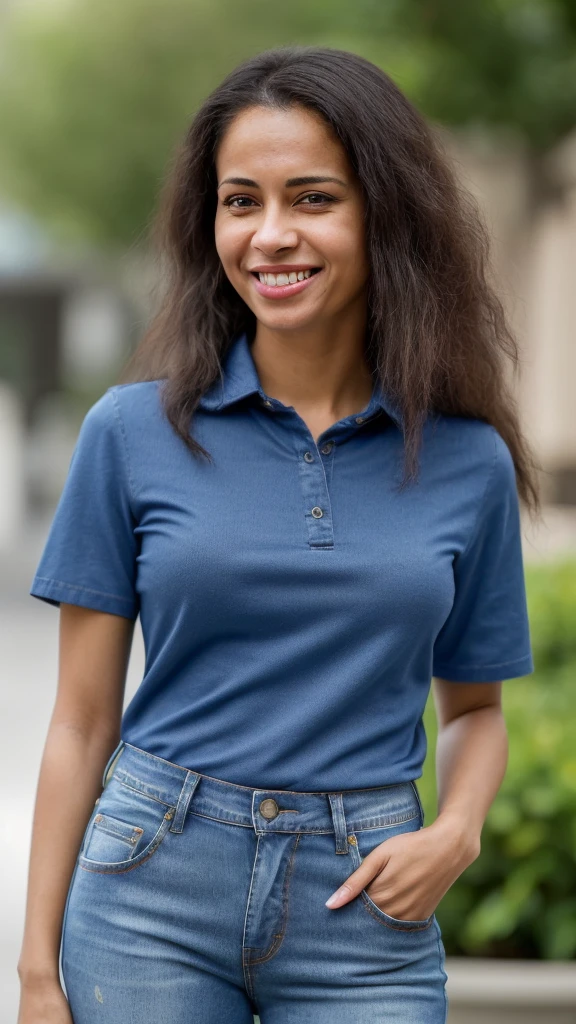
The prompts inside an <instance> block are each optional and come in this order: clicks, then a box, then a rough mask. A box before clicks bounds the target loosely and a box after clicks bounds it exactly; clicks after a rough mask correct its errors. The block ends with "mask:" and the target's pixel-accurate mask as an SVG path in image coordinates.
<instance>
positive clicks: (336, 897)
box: [326, 860, 379, 910]
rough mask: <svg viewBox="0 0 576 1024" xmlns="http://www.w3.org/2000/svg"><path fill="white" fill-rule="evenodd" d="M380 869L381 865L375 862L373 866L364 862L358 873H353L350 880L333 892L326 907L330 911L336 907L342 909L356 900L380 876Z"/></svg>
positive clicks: (357, 870) (357, 869)
mask: <svg viewBox="0 0 576 1024" xmlns="http://www.w3.org/2000/svg"><path fill="white" fill-rule="evenodd" d="M378 869H379V864H377V863H375V862H374V861H373V862H372V863H371V864H369V863H368V862H367V860H365V861H363V862H362V864H361V865H360V867H359V868H356V871H353V872H352V874H351V875H348V878H347V879H346V881H345V882H344V883H343V884H342V885H341V886H340V888H339V889H337V890H336V892H333V893H332V895H331V896H330V897H329V898H328V899H327V900H326V906H327V907H330V910H334V908H335V907H342V906H344V904H345V903H348V902H349V901H350V900H352V899H354V897H355V896H357V895H358V893H359V892H361V891H362V889H365V888H366V886H367V885H368V883H369V882H371V881H372V879H373V878H374V877H375V876H376V875H377V874H378Z"/></svg>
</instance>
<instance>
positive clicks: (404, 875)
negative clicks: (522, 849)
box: [326, 816, 480, 921]
mask: <svg viewBox="0 0 576 1024" xmlns="http://www.w3.org/2000/svg"><path fill="white" fill-rule="evenodd" d="M479 853H480V841H479V839H476V838H475V837H472V839H470V838H467V837H466V838H465V837H463V836H462V834H461V831H460V830H459V829H458V827H455V826H454V822H452V821H447V820H446V821H444V820H442V816H439V817H438V818H437V819H436V821H435V822H433V824H432V825H429V826H427V827H426V828H421V829H419V830H418V831H417V832H403V833H401V834H400V835H396V836H391V838H390V839H385V840H384V842H383V843H380V845H379V846H377V847H376V848H375V849H374V850H372V851H371V852H370V853H369V854H368V855H367V856H366V857H365V858H364V860H363V861H362V864H361V865H360V867H359V868H357V869H356V871H353V872H352V874H351V875H349V876H348V878H347V879H346V881H345V882H344V883H343V885H342V886H340V888H339V889H338V890H337V892H336V893H335V894H334V901H333V902H330V900H331V899H332V897H330V900H328V901H327V903H326V905H327V906H329V907H330V909H331V910H332V909H334V908H335V907H341V906H343V905H344V904H345V903H348V902H349V901H350V900H351V899H354V897H355V896H357V895H358V894H359V893H360V891H361V890H362V889H366V892H367V893H368V895H369V896H370V899H372V900H373V901H374V903H376V905H377V906H378V907H380V909H381V910H383V911H384V913H386V914H390V916H391V917H397V918H399V919H400V920H402V921H422V920H425V919H426V918H427V917H430V915H431V914H433V913H434V911H435V910H436V907H437V906H438V904H439V903H440V900H441V899H442V897H443V896H444V894H445V893H446V892H447V891H448V889H449V888H450V886H451V885H452V884H453V883H454V882H455V881H456V879H457V878H458V876H459V875H461V874H462V872H463V871H464V870H465V869H466V868H467V867H468V866H469V865H470V864H471V863H472V862H473V861H474V860H476V858H477V856H478V854H479Z"/></svg>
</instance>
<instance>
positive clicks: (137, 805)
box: [78, 775, 176, 874]
mask: <svg viewBox="0 0 576 1024" xmlns="http://www.w3.org/2000/svg"><path fill="white" fill-rule="evenodd" d="M136 787H137V780H135V785H134V787H132V786H129V785H127V784H126V783H124V782H122V781H121V780H120V779H119V778H118V777H117V776H116V775H113V776H112V778H111V779H110V780H109V782H108V783H107V785H106V788H105V789H104V790H103V792H102V794H101V796H100V799H99V801H98V804H97V806H96V808H95V809H94V811H93V813H92V817H91V820H90V821H89V822H88V827H87V829H86V835H85V839H84V843H83V846H82V848H81V850H80V854H79V857H78V863H79V866H80V867H81V868H83V869H84V870H85V871H96V872H100V873H103V874H106V873H110V874H120V873H122V872H123V871H131V870H133V869H134V868H136V867H138V866H139V865H140V864H143V863H144V862H145V861H148V860H149V859H150V857H151V856H152V855H153V854H154V853H155V852H156V850H157V849H158V847H159V846H160V843H161V842H162V840H163V839H164V837H165V835H166V833H167V832H168V830H169V828H170V825H171V822H172V819H173V817H174V813H175V810H176V808H175V807H174V806H171V805H170V804H167V803H165V802H164V801H162V800H158V799H156V798H155V797H152V796H150V795H149V794H147V793H145V792H143V791H142V790H139V789H138V788H136Z"/></svg>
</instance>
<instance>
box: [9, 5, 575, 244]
mask: <svg viewBox="0 0 576 1024" xmlns="http://www.w3.org/2000/svg"><path fill="white" fill-rule="evenodd" d="M574 12H575V8H574V5H573V0H483V2H482V3H479V4H462V3H461V0H436V2H435V3H434V4H430V3H429V2H428V0H356V2H355V3H354V4H349V3H348V2H347V0H346V2H345V0H291V2H290V4H286V5H278V4H274V5H272V4H267V3H264V0H240V2H238V0H210V2H209V3H208V2H207V0H122V2H121V3H118V2H117V0H100V2H98V3H93V2H92V0H66V2H65V3H58V4H47V5H39V4H34V5H29V4H22V5H19V4H15V5H13V6H12V8H11V9H10V12H9V14H6V15H5V16H4V20H3V24H2V28H3V46H2V49H1V52H0V57H1V60H0V186H1V188H2V190H3V191H4V192H5V193H6V194H7V195H8V196H10V197H11V198H12V199H13V200H14V201H16V202H17V203H20V204H21V205H22V206H24V207H25V208H26V209H28V210H30V211H31V212H33V213H34V214H36V215H37V216H38V217H39V218H40V219H42V220H43V221H44V222H46V223H47V224H48V225H49V227H50V228H51V230H52V231H53V232H54V233H55V234H57V235H58V236H59V237H60V238H62V239H63V240H66V239H72V240H77V239H81V240H85V239H88V240H91V241H93V242H95V243H97V244H100V245H111V246H118V247H119V248H120V249H124V248H125V247H126V246H127V245H128V246H129V245H134V244H136V243H138V242H140V241H141V240H142V238H143V237H145V236H146V231H147V226H148V224H149V222H150V219H151V217H152V215H153V211H154V208H155V206H156V201H157V196H158V192H159V189H160V186H161V183H162V180H163V178H164V176H165V172H166V168H167V166H168V164H169V161H170V157H171V154H172V152H173V150H174V147H175V145H176V144H177V142H178V140H179V139H180V138H181V136H182V135H183V134H184V132H185V129H186V127H187V125H188V123H189V121H190V119H191V117H192V115H193V113H194V111H195V109H197V107H198V105H199V104H200V102H201V101H202V100H203V98H204V97H205V96H206V95H207V94H208V93H209V92H210V91H211V89H212V88H214V87H215V86H216V85H217V84H218V83H219V82H220V81H221V80H222V78H223V77H224V76H225V75H226V74H227V73H228V72H229V71H230V70H231V69H232V68H233V67H234V66H235V65H236V64H238V63H239V62H240V61H241V60H243V59H245V58H246V57H249V56H251V55H252V54H255V53H257V52H260V51H262V50H265V49H268V48H270V47H273V46H280V45H285V44H289V43H304V44H317V45H325V46H334V47H340V48H343V49H347V50H351V51H353V52H356V53H358V54H361V55H362V56H365V57H367V58H368V59H369V60H372V61H373V62H374V63H376V64H378V65H379V66H380V67H382V68H383V69H384V70H386V71H387V72H388V73H389V74H390V75H391V77H392V78H394V80H395V81H397V82H398V84H399V86H400V87H401V88H402V89H403V90H404V91H405V92H406V94H407V95H408V96H409V97H410V98H411V99H412V100H413V101H414V102H415V103H416V104H417V106H419V107H420V109H421V110H422V111H423V113H424V114H426V115H427V116H428V117H429V118H430V119H432V120H433V121H438V122H440V123H443V124H446V125H458V126H467V125H470V124H473V125H481V126H483V127H486V126H488V127H491V128H492V129H494V128H498V130H499V131H500V132H501V133H503V134H507V133H508V134H513V135H516V136H517V137H519V138H521V139H522V140H523V141H524V143H525V144H526V147H527V148H528V150H529V151H532V152H533V154H534V155H538V156H539V155H540V154H541V153H543V152H544V151H546V150H547V149H548V148H549V147H551V146H553V145H554V143H555V142H557V141H558V140H560V139H562V138H563V137H564V136H565V135H566V134H567V133H568V132H570V131H571V130H572V129H573V128H574V125H575V124H576V15H575V13H574ZM542 166H544V164H542ZM542 173H543V172H542Z"/></svg>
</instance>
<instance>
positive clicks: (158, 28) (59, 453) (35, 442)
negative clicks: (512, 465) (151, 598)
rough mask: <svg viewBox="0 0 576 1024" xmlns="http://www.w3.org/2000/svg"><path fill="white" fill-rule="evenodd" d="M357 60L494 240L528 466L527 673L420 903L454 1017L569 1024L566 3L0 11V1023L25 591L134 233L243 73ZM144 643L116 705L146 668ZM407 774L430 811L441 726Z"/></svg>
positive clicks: (23, 782) (24, 666)
mask: <svg viewBox="0 0 576 1024" xmlns="http://www.w3.org/2000/svg"><path fill="white" fill-rule="evenodd" d="M287 43H304V44H307V43H309V44H320V45H327V46H334V47H339V48H343V49H348V50H352V51H354V52H355V53H359V54H361V55H363V56H365V57H367V58H368V59H370V60H372V61H374V62H375V63H376V64H378V65H379V66H380V67H382V68H383V69H384V70H385V71H387V73H388V74H390V75H391V76H392V77H393V78H394V80H395V81H396V82H397V83H398V85H399V86H400V88H402V89H403V90H404V91H405V93H406V94H407V95H408V96H409V98H410V99H411V100H412V101H413V102H415V103H416V105H417V106H418V107H419V109H420V110H421V111H422V112H423V113H424V114H425V115H426V116H427V117H428V118H429V120H430V121H431V122H433V123H434V125H435V126H436V129H437V130H438V132H439V133H440V134H441V135H442V138H443V140H444V142H445V144H446V146H447V148H448V151H449V153H450V158H451V159H452V160H453V162H454V166H455V168H456V170H457V173H458V175H459V177H460V178H461V180H462V182H463V184H464V185H465V186H466V187H467V188H468V189H469V190H470V191H471V192H472V193H473V194H474V195H475V196H476V198H477V200H478V202H479V205H480V208H481V210H482V214H483V216H484V219H485V221H486V223H487V224H488V226H489V229H490V233H491V237H492V263H493V270H492V272H493V275H494V279H495V281H496V282H497V286H498V288H499V290H500V293H501V295H502V298H503V299H504V302H505V304H506V308H507V310H508V314H509V317H510V319H511V321H512V324H513V326H514V328H515V330H516V334H517V337H518V339H519V341H520V345H521V351H522V372H521V376H520V377H519V378H518V379H517V380H516V381H515V385H514V386H515V388H516V390H517V394H518V398H519V402H520V408H521V413H522V419H523V426H524V430H525V432H526V434H527V436H528V437H529V439H530V440H531V441H532V443H533V444H534V447H535V449H536V452H537V455H538V457H539V459H540V461H541V463H542V467H543V470H542V488H543V494H544V502H545V506H544V521H543V523H541V524H540V525H539V526H538V527H535V526H534V525H533V524H531V523H530V522H529V521H528V520H527V518H526V517H524V522H523V543H524V551H525V559H526V572H527V586H528V600H529V606H530V616H531V626H532V636H533V647H534V656H535V664H536V671H535V673H534V674H533V675H532V676H530V677H527V678H523V679H518V680H510V681H507V682H506V683H505V685H504V703H505V712H506V717H507V721H508V727H509V733H510V739H511V754H510V762H509V769H508V774H507V777H506V780H505V782H504V784H503V786H502V789H501V791H500V793H499V795H498V797H497V799H496V801H495V803H494V805H493V807H492V808H491V811H490V814H489V817H488V820H487V823H486V826H485V828H484V831H483V836H482V840H483V849H482V854H481V856H480V858H479V859H478V860H477V861H476V862H475V863H474V864H473V865H472V866H471V867H470V868H469V869H468V870H467V871H466V872H465V874H464V875H463V876H462V877H461V878H460V879H458V881H457V882H456V883H455V885H454V886H453V887H452V889H451V890H450V891H449V893H448V894H447V895H446V897H445V898H444V900H443V901H442V903H441V904H440V907H439V908H438V912H437V914H438V920H439V922H440V925H441V927H442V931H443V937H444V943H445V946H446V951H447V954H448V961H447V969H448V974H449V986H448V994H449V996H450V998H451V1010H450V1018H449V1019H450V1022H451V1024H460V1022H466V1024H481V1022H483V1021H488V1019H490V1020H491V1022H492V1024H499V1022H502V1024H504V1022H512V1021H522V1022H523V1024H530V1022H536V1021H538V1022H545V1024H560V1022H562V1024H568V1022H572V1024H574V1022H575V1021H576V726H575V719H574V708H575V706H576V414H575V405H576V345H575V329H576V274H575V267H576V2H575V0H483V2H482V3H480V4H475V5H466V4H462V3H461V2H458V0H355V2H354V4H350V3H348V2H345V0H329V2H327V0H291V2H290V3H289V4H286V6H285V7H283V6H282V5H279V4H267V3H264V2H262V0H210V2H209V3H208V2H206V0H122V2H121V3H117V2H115V0H99V2H98V3H97V4H95V3H93V2H90V0H3V3H2V5H1V6H0V494H1V500H0V615H1V626H2V643H1V645H0V673H1V677H2V688H1V691H0V702H1V704H0V710H1V715H2V717H1V723H2V724H1V737H0V738H1V744H0V769H1V774H0V780H1V781H0V787H1V802H2V814H1V815H0V828H1V829H2V836H1V849H2V856H3V870H2V873H1V880H0V886H2V906H3V913H2V917H1V921H2V924H1V925H0V987H1V990H2V993H3V998H2V1000H1V1001H0V1024H8V1022H9V1021H10V1022H11V1021H15V1019H16V1008H17V1000H18V979H17V975H16V962H17V957H18V953H19V949H20V943H21V935H22V926H23V914H24V899H25V886H26V872H27V866H28V865H27V857H28V847H29V840H30V829H31V817H32V809H33V801H34V797H35V786H36V780H37V774H38V770H39V765H40V759H41V755H42V747H43V742H44V738H45V734H46V730H47V728H48V722H49V717H50V713H51V710H52V706H53V701H54V696H55V692H56V680H57V671H58V664H57V660H58V654H57V642H58V636H57V631H58V616H57V614H56V610H55V609H54V608H52V607H51V606H48V605H46V604H44V603H43V602H38V601H36V600H35V599H33V598H32V597H30V596H29V595H28V587H29V586H30V584H31V580H32V576H33V573H34V569H35V567H36V564H37V561H38V558H39V556H40V553H41V550H42V545H43V542H44V540H45V537H46V533H47V530H48V527H49V524H50V521H51V516H52V514H53V511H54V508H55V505H56V502H57V500H58V497H59V494H60V491H61V489H62V485H63V483H64V480H65V477H66V473H67V470H68V465H69V460H70V456H71V453H72V449H73V446H74V443H75V440H76V437H77V433H78V430H79V427H80V424H81V422H82V418H83V416H84V415H85V413H86V411H87V409H88V408H89V406H90V405H91V404H92V403H93V402H94V401H96V399H97V398H99V397H100V395H101V394H102V393H103V391H104V390H105V389H106V388H107V387H108V386H109V385H110V384H113V383H115V379H116V377H115V375H116V374H117V373H119V371H120V368H121V366H122V365H123V363H124V362H125V360H126V358H127V356H128V355H129V353H130V351H131V350H132V348H133V347H134V345H135V344H136V342H137V340H138V338H139V337H140V336H141V334H142V332H143V329H144V327H145V325H146V323H147V321H148V318H149V316H150V313H151V310H152V308H153V305H154V299H155V287H156V285H157V283H158V278H157V267H156V264H155V262H154V258H153V254H152V253H151V252H150V249H149V242H148V234H147V233H148V228H149V225H150V221H151V218H152V216H153V212H154V208H155V204H156V200H157V196H158V190H159V188H160V185H161V182H162V179H163V176H164V174H165V172H166V168H167V165H168V162H169V159H170V156H171V154H172V152H173V149H174V146H175V145H176V143H177V142H178V140H179V139H180V137H181V135H182V134H183V132H184V131H185V129H186V127H187V125H188V123H189V121H190V119H191V117H192V116H193V114H194V111H195V109H196V107H197V106H198V104H199V103H200V102H201V101H202V99H203V98H204V97H205V96H206V94H207V93H208V92H209V91H210V90H211V89H212V88H213V87H214V86H216V85H217V84H218V83H219V82H220V81H221V79H222V78H223V77H224V75H225V74H226V73H227V72H228V71H229V70H231V69H232V67H234V66H235V64H237V63H238V62H239V61H240V60H242V59H244V58H245V57H248V56H250V55H252V54H254V53H256V52H258V51H260V50H263V49H266V48H268V47H272V46H277V45H281V44H287ZM143 657H144V655H143V646H142V638H141V634H140V632H139V626H137V629H136V634H135V643H134V650H133V654H132V658H131V662H130V668H129V675H128V685H127V691H126V703H127V702H128V701H129V700H130V698H131V696H132V694H133V692H134V689H135V687H136V686H137V685H138V681H139V679H140V678H141V674H142V669H143ZM426 725H427V731H428V739H429V753H428V758H427V761H426V765H425V771H424V777H423V779H422V780H420V783H419V788H420V791H421V795H422V799H423V803H424V807H425V812H426V822H427V823H430V822H431V821H432V820H433V819H434V817H435V814H436V793H435V784H434V763H433V762H434V745H435V728H436V727H435V720H434V712H433V707H432V703H431V701H430V702H429V705H428V708H427V711H426Z"/></svg>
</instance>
